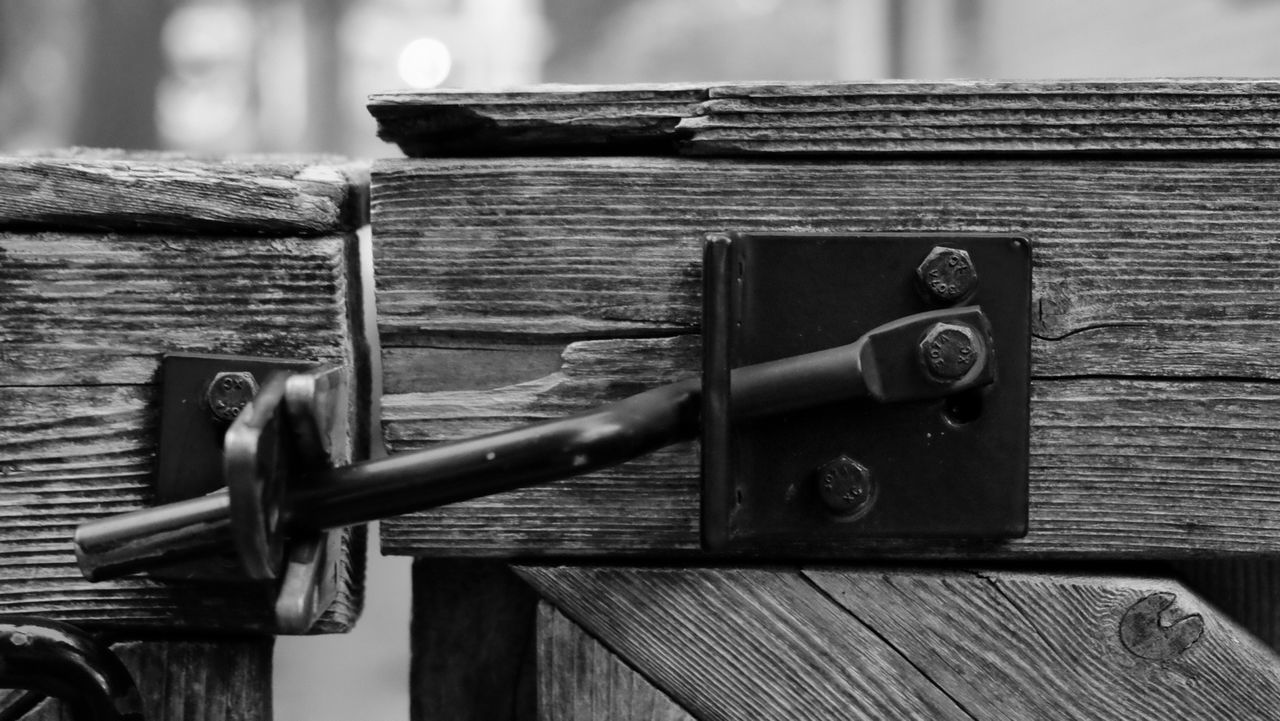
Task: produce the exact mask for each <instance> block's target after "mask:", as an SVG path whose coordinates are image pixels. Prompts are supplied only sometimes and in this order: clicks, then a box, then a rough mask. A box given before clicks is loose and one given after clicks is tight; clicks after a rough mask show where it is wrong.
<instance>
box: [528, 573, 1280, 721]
mask: <svg viewBox="0 0 1280 721" xmlns="http://www.w3.org/2000/svg"><path fill="white" fill-rule="evenodd" d="M520 573H521V575H522V576H523V577H524V578H526V579H527V580H528V581H529V582H530V583H531V584H533V585H534V587H535V588H536V589H537V590H538V591H539V593H541V594H543V595H544V596H546V597H547V598H548V600H550V601H551V602H552V603H554V604H555V605H556V606H557V607H559V608H560V609H561V610H562V611H563V612H564V613H565V614H566V615H567V616H568V617H569V618H571V619H573V620H574V621H575V622H577V623H578V624H580V625H581V626H582V627H583V628H584V629H585V630H586V631H587V632H588V633H591V634H592V635H594V636H596V637H598V638H599V639H600V640H601V641H602V642H603V643H604V644H605V645H606V646H608V647H609V648H610V649H611V650H612V651H613V652H614V653H616V654H618V656H619V657H620V658H622V659H623V660H624V661H625V662H626V663H628V664H629V665H632V666H633V667H634V668H635V669H636V670H637V671H639V672H640V673H642V674H644V675H645V676H646V677H648V678H650V679H652V680H653V681H654V682H655V683H656V684H657V685H658V686H659V687H660V688H662V690H664V691H665V692H666V693H668V694H670V695H671V697H672V699H673V700H675V701H677V702H678V703H679V704H680V705H681V706H683V707H684V708H687V709H689V711H690V712H691V713H692V714H693V715H694V716H696V717H697V718H699V719H703V720H704V721H712V720H714V719H741V718H759V717H760V716H762V715H763V716H770V717H779V718H782V717H788V718H793V717H797V716H802V717H804V718H844V719H862V718H868V719H869V718H887V717H893V718H950V717H955V718H964V719H971V720H972V719H996V718H1009V717H1016V718H1049V717H1052V718H1070V719H1075V718H1079V719H1086V718H1088V719H1092V718H1098V717H1100V716H1114V715H1119V716H1122V717H1124V718H1132V719H1163V718H1172V717H1177V718H1195V719H1218V718H1242V719H1243V718H1248V719H1267V718H1273V717H1274V716H1275V715H1276V714H1277V713H1280V674H1278V673H1277V672H1278V671H1280V658H1278V657H1277V656H1276V655H1275V654H1274V653H1272V652H1271V651H1270V650H1269V649H1266V648H1264V647H1263V646H1261V645H1260V644H1259V643H1258V642H1257V641H1256V640H1255V639H1253V638H1252V637H1250V636H1249V634H1248V633H1246V632H1244V631H1243V630H1242V629H1240V628H1239V627H1238V626H1236V625H1235V624H1234V623H1233V622H1231V621H1230V620H1228V619H1226V618H1224V617H1223V616H1222V615H1221V614H1219V613H1218V612H1217V611H1216V610H1215V609H1214V608H1213V607H1211V606H1209V605H1207V604H1206V603H1204V602H1203V601H1202V600H1201V599H1199V598H1198V597H1196V596H1195V594H1193V593H1191V592H1190V591H1188V590H1187V589H1185V588H1184V587H1182V586H1180V585H1179V584H1177V583H1174V582H1171V581H1168V580H1165V579H1159V578H1137V577H1122V576H1107V575H1069V574H1045V573H1025V572H1011V571H958V570H913V569H897V568H883V569H881V568H864V569H858V570H847V569H812V570H804V571H800V570H795V569H775V570H738V569H664V568H643V569H641V568H618V567H610V568H583V567H525V568H522V569H520Z"/></svg>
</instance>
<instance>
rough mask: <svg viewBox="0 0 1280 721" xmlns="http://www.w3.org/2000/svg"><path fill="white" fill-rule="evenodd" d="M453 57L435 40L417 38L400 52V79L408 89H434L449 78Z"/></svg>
mask: <svg viewBox="0 0 1280 721" xmlns="http://www.w3.org/2000/svg"><path fill="white" fill-rule="evenodd" d="M452 67H453V55H452V54H451V53H450V52H449V47H448V46H447V45H445V44H444V43H442V42H440V41H439V40H436V39H435V38H418V39H417V40H414V41H413V42H411V43H409V44H408V45H405V46H404V49H403V50H401V51H400V62H399V69H400V79H401V80H403V81H404V82H405V83H406V84H408V85H409V86H410V87H414V88H434V87H436V86H437V85H439V84H440V83H443V82H444V81H445V78H447V77H449V70H450V69H451V68H452Z"/></svg>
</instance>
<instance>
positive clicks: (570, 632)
mask: <svg viewBox="0 0 1280 721" xmlns="http://www.w3.org/2000/svg"><path fill="white" fill-rule="evenodd" d="M538 719H539V721H596V720H597V719H612V720H613V721H694V718H693V717H692V716H690V715H689V713H688V712H687V711H685V710H684V709H682V708H680V706H679V704H677V703H676V702H675V701H672V700H671V697H670V696H667V695H666V694H664V693H663V692H661V691H659V690H658V689H656V688H654V687H653V684H651V683H649V681H648V680H646V679H645V678H644V677H643V676H641V675H640V674H639V673H637V672H636V671H635V669H633V668H631V667H630V666H628V665H627V663H626V662H625V661H623V660H622V659H620V658H618V657H617V656H616V655H614V654H613V653H611V652H610V651H609V649H607V648H605V647H604V646H602V645H600V642H599V641H597V640H595V639H594V638H592V637H591V635H590V634H588V633H587V632H586V631H584V630H583V629H582V627H581V626H579V625H578V624H576V623H574V622H573V621H570V620H569V619H568V618H566V617H565V615H564V614H562V613H561V612H560V611H558V610H556V608H555V607H554V606H552V605H550V604H548V603H546V602H543V603H540V604H538Z"/></svg>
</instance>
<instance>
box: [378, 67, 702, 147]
mask: <svg viewBox="0 0 1280 721" xmlns="http://www.w3.org/2000/svg"><path fill="white" fill-rule="evenodd" d="M705 98H706V90H705V89H704V88H703V87H702V86H699V85H688V84H669V85H629V86H617V87H610V86H568V85H562V86H557V85H545V86H539V87H536V88H529V89H525V90H514V91H499V92H492V93H483V92H481V93H477V92H469V91H458V90H433V91H418V90H409V91H396V92H390V93H376V94H374V95H371V96H370V97H369V105H368V107H369V112H370V113H372V114H373V117H374V118H375V119H376V120H377V121H378V137H379V138H382V139H383V140H386V141H388V142H393V143H396V144H397V145H399V146H400V149H401V150H403V151H404V152H405V154H407V155H410V156H414V157H420V156H429V155H446V156H447V155H492V154H519V153H536V154H546V153H548V152H557V151H560V152H567V153H573V154H582V153H590V152H603V153H608V154H611V155H616V154H619V153H636V152H645V153H658V152H671V149H672V147H673V146H672V144H671V138H672V137H674V135H675V127H676V125H677V124H678V123H679V122H680V120H681V119H682V118H684V117H687V116H688V115H690V114H691V113H692V112H693V111H694V108H695V107H696V105H697V103H698V102H699V101H701V100H703V99H705Z"/></svg>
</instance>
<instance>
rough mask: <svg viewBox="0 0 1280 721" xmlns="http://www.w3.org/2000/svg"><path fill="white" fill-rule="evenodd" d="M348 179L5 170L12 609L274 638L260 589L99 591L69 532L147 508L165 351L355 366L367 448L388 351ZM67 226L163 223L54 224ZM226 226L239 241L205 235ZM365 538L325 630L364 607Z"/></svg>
mask: <svg viewBox="0 0 1280 721" xmlns="http://www.w3.org/2000/svg"><path fill="white" fill-rule="evenodd" d="M343 172H344V171H341V170H340V169H337V168H336V167H332V166H323V165H315V164H312V165H307V164H306V163H303V162H301V161H290V162H285V161H280V162H275V163H261V162H259V163H256V164H255V163H253V162H250V163H247V164H244V165H241V164H237V163H232V162H227V163H215V162H212V161H191V160H185V159H180V158H176V157H171V156H168V155H164V154H143V155H138V154H121V153H118V152H110V151H106V152H92V151H90V152H79V151H77V152H72V153H69V154H65V155H58V156H54V157H43V158H10V159H4V160H0V189H3V190H4V192H5V194H6V198H9V199H12V202H9V203H6V204H5V205H4V208H3V209H0V227H2V228H6V230H4V231H0V336H2V337H3V344H2V345H3V348H0V508H2V509H3V511H0V516H3V518H4V521H3V522H2V523H0V549H2V550H0V584H4V585H5V586H6V588H7V589H8V592H7V593H6V594H5V595H4V596H3V598H2V600H0V610H4V611H5V612H7V613H28V614H35V615H46V616H50V617H53V618H58V619H62V620H67V621H72V622H81V623H83V622H92V623H96V624H100V625H104V626H113V627H128V628H138V627H152V628H154V627H164V628H169V629H174V628H187V629H207V630H214V629H216V630H220V631H242V630H264V629H266V628H269V627H270V621H271V608H272V604H271V603H270V596H271V594H272V591H271V590H270V589H268V588H267V587H265V586H260V585H255V586H250V587H246V588H239V587H235V586H221V587H217V588H211V587H205V586H191V585H189V584H173V583H161V582H156V581H152V580H148V579H138V578H135V579H127V580H123V581H118V582H110V583H100V584H89V583H87V582H85V581H84V580H82V579H81V577H80V573H79V571H78V570H77V568H76V561H75V556H74V553H73V552H72V551H73V549H72V548H71V544H70V538H71V536H72V533H73V531H74V528H75V526H76V525H78V524H79V523H81V522H83V521H85V520H88V519H90V518H97V517H102V516H106V515H111V514H116V513H121V512H124V511H129V510H134V509H136V508H139V507H142V506H145V505H148V504H150V503H151V502H152V498H153V491H152V484H153V482H154V480H153V476H154V472H155V466H154V457H155V453H156V444H157V441H158V428H157V424H158V423H159V419H158V411H159V405H160V404H159V398H158V397H157V393H158V385H157V384H158V381H159V379H158V370H159V367H160V360H161V357H162V356H163V354H165V353H169V352H203V353H218V354H237V355H256V356H266V357H276V358H282V357H283V358H297V359H305V360H313V361H315V362H318V363H319V362H327V363H336V364H341V365H343V366H345V367H346V368H348V369H349V371H350V373H351V378H350V380H351V383H350V387H351V389H352V397H351V399H350V403H349V407H350V408H351V409H352V413H353V417H352V419H351V428H352V429H353V434H352V437H351V439H350V440H351V447H350V448H346V449H341V450H340V453H346V454H348V455H350V454H356V455H359V454H361V453H363V452H364V450H365V449H364V447H365V446H367V445H368V444H367V442H364V441H363V440H362V439H361V438H360V437H359V434H360V433H361V432H362V429H363V431H365V432H367V430H368V423H367V417H362V416H367V414H368V411H369V405H370V399H369V396H370V395H371V386H372V380H371V373H372V371H371V369H370V363H369V353H370V352H371V347H376V345H374V346H371V345H370V342H369V340H368V339H367V338H366V337H365V334H364V333H363V330H362V329H363V326H362V324H363V323H364V320H363V314H364V312H365V311H366V306H363V305H362V303H364V302H365V300H366V299H365V298H364V297H363V292H364V288H363V286H362V282H361V280H360V278H359V276H360V272H359V265H360V261H361V250H360V246H359V242H358V240H357V237H356V235H355V234H354V233H351V232H347V231H345V230H343V228H344V227H345V226H344V224H345V223H348V222H349V221H353V220H355V219H356V218H358V217H362V212H353V211H352V210H351V208H350V207H349V206H350V205H352V204H356V205H358V203H357V201H356V199H357V198H358V197H362V196H363V194H364V192H365V191H364V190H363V189H362V188H359V187H357V186H356V185H355V184H353V181H352V180H351V179H350V178H349V177H347V176H346V175H344V174H343ZM270 219H275V220H277V221H279V222H273V221H272V220H270ZM71 226H74V227H90V228H101V229H108V230H116V231H124V230H140V229H146V230H147V231H148V232H145V233H143V232H138V233H125V232H89V231H85V230H49V228H53V227H71ZM19 229H22V230H19ZM214 229H217V230H219V231H221V232H224V233H231V232H233V231H234V232H237V233H239V234H229V235H199V233H201V232H207V231H212V230H214ZM24 231H30V232H24ZM286 231H292V233H293V234H292V235H289V236H287V237H273V236H280V235H281V233H284V232H286ZM366 255H367V253H366ZM362 534H363V532H362V531H361V532H357V533H355V534H349V535H348V537H347V538H346V539H345V548H346V550H347V552H348V554H351V555H348V556H347V557H346V560H345V561H344V562H343V564H342V565H341V567H340V571H339V579H338V587H339V592H338V598H337V600H336V601H335V603H334V604H333V606H332V607H331V608H330V611H329V613H328V614H326V616H325V617H324V619H323V620H322V621H321V623H320V625H319V627H318V630H327V631H340V630H344V629H347V628H349V627H350V626H351V625H352V624H353V623H354V621H355V619H356V617H357V616H358V615H359V610H360V594H361V583H362V581H361V578H362V564H363V556H362V554H363V548H364V540H363V539H364V537H363V535H362Z"/></svg>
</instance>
